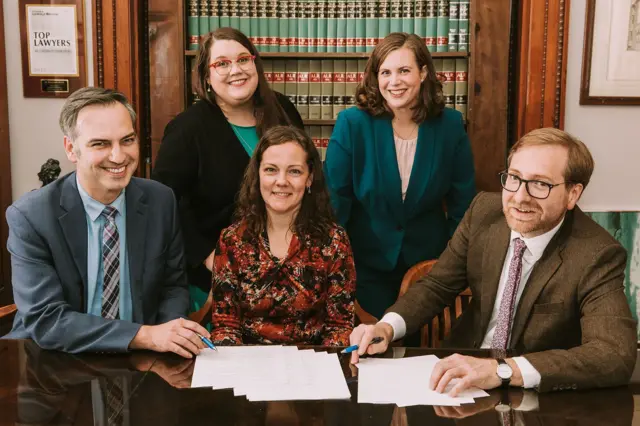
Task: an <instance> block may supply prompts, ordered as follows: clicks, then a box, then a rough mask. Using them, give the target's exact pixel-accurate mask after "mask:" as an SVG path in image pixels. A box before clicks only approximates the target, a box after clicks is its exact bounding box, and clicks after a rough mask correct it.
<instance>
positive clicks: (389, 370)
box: [357, 355, 489, 407]
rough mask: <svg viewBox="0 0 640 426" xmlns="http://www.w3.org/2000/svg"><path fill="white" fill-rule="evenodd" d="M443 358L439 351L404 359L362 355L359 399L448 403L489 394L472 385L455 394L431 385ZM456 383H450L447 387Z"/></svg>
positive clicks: (428, 403) (408, 403) (455, 403)
mask: <svg viewBox="0 0 640 426" xmlns="http://www.w3.org/2000/svg"><path fill="white" fill-rule="evenodd" d="M438 361H439V359H438V357H437V356H435V355H426V356H417V357H409V358H400V359H385V358H361V359H360V361H359V362H358V364H357V365H358V402H360V403H372V404H396V405H398V406H399V407H407V406H411V405H448V406H458V405H460V404H468V403H473V402H474V398H480V397H483V396H488V395H489V394H488V393H486V392H485V391H483V390H481V389H478V388H471V389H468V390H466V391H464V392H462V393H461V394H460V395H459V396H457V397H455V398H453V397H450V396H448V395H447V394H446V392H445V393H438V392H436V391H433V390H430V389H429V378H430V377H431V372H432V371H433V367H434V366H435V364H436V363H437V362H438ZM454 384H455V382H452V384H450V385H449V387H448V388H447V389H446V391H448V390H450V388H451V387H452V386H453V385H454Z"/></svg>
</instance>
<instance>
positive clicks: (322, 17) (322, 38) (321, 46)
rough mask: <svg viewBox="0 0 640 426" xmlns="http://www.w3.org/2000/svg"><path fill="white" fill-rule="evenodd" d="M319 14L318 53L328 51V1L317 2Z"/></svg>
mask: <svg viewBox="0 0 640 426" xmlns="http://www.w3.org/2000/svg"><path fill="white" fill-rule="evenodd" d="M317 1H318V4H317V12H316V16H317V17H318V23H317V25H318V38H317V40H318V46H317V48H316V50H317V51H318V52H326V51H327V4H328V3H327V0H317Z"/></svg>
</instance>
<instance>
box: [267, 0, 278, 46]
mask: <svg viewBox="0 0 640 426" xmlns="http://www.w3.org/2000/svg"><path fill="white" fill-rule="evenodd" d="M267 16H268V17H267V20H268V23H269V29H268V37H269V40H268V41H269V49H268V51H269V52H277V51H278V49H279V47H280V41H279V39H278V29H279V24H278V2H277V1H274V0H270V1H269V3H267Z"/></svg>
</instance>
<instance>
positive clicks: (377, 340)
mask: <svg viewBox="0 0 640 426" xmlns="http://www.w3.org/2000/svg"><path fill="white" fill-rule="evenodd" d="M383 340H384V337H374V338H373V339H371V343H370V345H375V344H376V343H380V342H382V341H383ZM358 348H359V346H358V345H351V346H349V347H348V348H346V349H344V350H343V351H342V352H341V353H343V354H350V353H351V352H353V351H357V350H358Z"/></svg>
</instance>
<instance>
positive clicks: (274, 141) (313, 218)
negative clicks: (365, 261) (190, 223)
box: [235, 126, 335, 241]
mask: <svg viewBox="0 0 640 426" xmlns="http://www.w3.org/2000/svg"><path fill="white" fill-rule="evenodd" d="M288 142H295V143H297V144H298V145H300V146H301V147H302V149H303V150H304V151H305V153H306V154H307V166H308V167H309V172H310V173H313V178H312V181H311V193H305V194H304V197H303V198H302V205H301V206H300V210H299V211H298V215H297V216H296V219H295V223H294V225H293V228H294V230H295V232H296V234H297V235H298V237H299V238H301V239H305V238H312V239H314V240H318V241H322V240H323V239H324V238H326V237H327V236H328V235H329V231H330V230H331V228H333V227H334V226H335V220H334V216H333V210H332V208H331V200H330V198H329V192H328V190H327V186H326V184H325V180H324V174H323V173H322V161H321V160H320V155H319V154H318V150H317V148H316V147H315V145H314V144H313V142H312V141H311V139H309V136H307V135H306V134H305V133H304V132H303V131H302V130H300V129H298V128H296V127H292V126H276V127H272V128H270V129H269V130H267V131H266V132H265V134H264V135H262V137H261V138H260V142H258V146H256V149H255V151H254V153H253V156H252V157H251V160H249V165H248V166H247V168H246V170H245V173H244V178H243V180H242V185H241V186H240V192H239V195H238V208H237V209H236V213H235V219H236V220H244V221H245V222H246V224H247V231H248V232H249V234H250V235H251V236H252V237H256V236H257V235H259V234H260V233H261V232H262V231H263V230H265V229H266V226H267V210H266V206H265V203H264V199H263V198H262V194H261V193H260V163H261V162H262V156H263V154H264V152H265V151H266V150H267V149H268V148H269V147H272V146H276V145H282V144H285V143H288Z"/></svg>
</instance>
